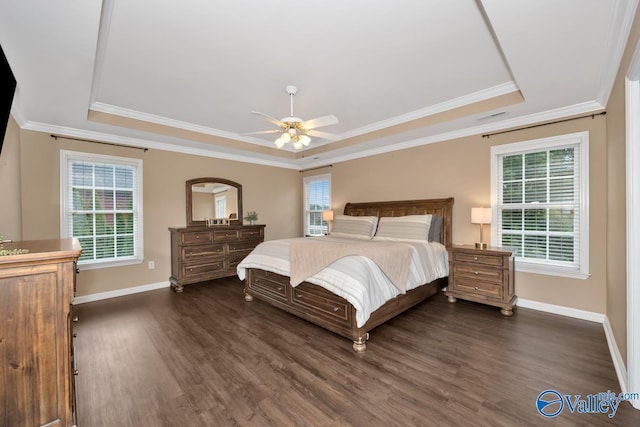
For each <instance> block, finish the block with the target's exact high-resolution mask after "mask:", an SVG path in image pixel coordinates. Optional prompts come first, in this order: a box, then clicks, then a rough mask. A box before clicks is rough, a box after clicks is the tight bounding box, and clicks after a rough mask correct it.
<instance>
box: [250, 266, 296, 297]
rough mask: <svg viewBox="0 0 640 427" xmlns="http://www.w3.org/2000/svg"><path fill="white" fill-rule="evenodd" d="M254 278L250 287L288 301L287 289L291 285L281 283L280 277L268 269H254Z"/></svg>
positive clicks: (263, 293)
mask: <svg viewBox="0 0 640 427" xmlns="http://www.w3.org/2000/svg"><path fill="white" fill-rule="evenodd" d="M253 274H254V278H253V281H252V282H251V283H250V289H251V290H252V291H253V292H255V293H258V294H262V295H264V296H267V297H269V298H272V299H275V300H280V301H284V302H287V301H288V294H287V290H288V289H289V286H287V285H285V284H283V283H279V282H278V281H277V279H278V277H277V276H276V275H272V274H271V273H269V272H267V271H261V270H253Z"/></svg>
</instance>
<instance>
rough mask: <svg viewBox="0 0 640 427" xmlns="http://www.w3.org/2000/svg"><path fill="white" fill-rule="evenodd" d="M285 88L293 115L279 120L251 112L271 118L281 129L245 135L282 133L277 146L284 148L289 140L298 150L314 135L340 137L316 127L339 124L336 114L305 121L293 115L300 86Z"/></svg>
mask: <svg viewBox="0 0 640 427" xmlns="http://www.w3.org/2000/svg"><path fill="white" fill-rule="evenodd" d="M285 90H286V91H287V93H288V94H289V97H290V101H291V115H290V116H289V117H285V118H283V119H282V120H278V119H275V118H273V117H271V116H269V115H268V114H265V113H261V112H259V111H252V112H251V113H252V114H257V115H259V116H262V117H264V118H265V119H267V120H269V121H270V122H271V123H273V124H274V125H276V126H278V128H279V129H272V130H263V131H259V132H250V133H246V134H244V135H258V134H267V133H280V134H281V135H280V136H279V137H278V139H276V140H275V142H274V144H275V145H276V147H278V148H282V147H283V146H284V145H285V144H287V143H288V142H292V143H293V148H295V149H296V150H300V149H301V148H302V147H306V146H308V145H309V143H310V142H311V138H310V137H311V136H314V137H317V138H325V139H330V140H335V139H338V138H339V136H338V135H334V134H331V133H328V132H321V131H318V130H315V129H316V128H319V127H323V126H329V125H335V124H337V123H338V119H337V118H336V116H334V115H332V114H330V115H328V116H322V117H318V118H315V119H312V120H305V121H303V120H302V119H301V118H299V117H296V116H294V115H293V97H294V96H295V94H296V93H297V92H298V88H297V87H295V86H287V87H286V88H285Z"/></svg>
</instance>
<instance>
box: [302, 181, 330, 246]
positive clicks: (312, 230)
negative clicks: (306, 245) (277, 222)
mask: <svg viewBox="0 0 640 427" xmlns="http://www.w3.org/2000/svg"><path fill="white" fill-rule="evenodd" d="M329 209H331V175H317V176H309V177H306V178H304V234H305V236H321V235H323V234H326V233H327V231H328V226H327V222H326V221H323V220H322V211H327V210H329Z"/></svg>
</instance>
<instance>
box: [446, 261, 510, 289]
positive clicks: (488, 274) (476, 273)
mask: <svg viewBox="0 0 640 427" xmlns="http://www.w3.org/2000/svg"><path fill="white" fill-rule="evenodd" d="M453 274H454V277H456V278H457V277H460V278H467V279H471V280H482V281H485V282H491V283H495V284H497V285H502V279H503V272H502V269H500V268H487V267H484V266H483V265H473V264H454V266H453Z"/></svg>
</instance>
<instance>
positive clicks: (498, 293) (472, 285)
mask: <svg viewBox="0 0 640 427" xmlns="http://www.w3.org/2000/svg"><path fill="white" fill-rule="evenodd" d="M503 289H504V287H503V286H502V285H501V284H492V283H486V282H480V281H476V280H469V279H466V278H460V279H456V280H455V281H454V284H453V290H455V291H456V292H465V293H468V294H475V295H482V296H484V297H489V298H495V299H502V295H503Z"/></svg>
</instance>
